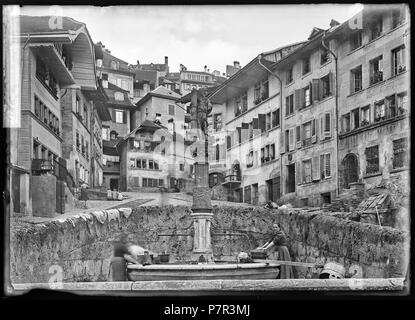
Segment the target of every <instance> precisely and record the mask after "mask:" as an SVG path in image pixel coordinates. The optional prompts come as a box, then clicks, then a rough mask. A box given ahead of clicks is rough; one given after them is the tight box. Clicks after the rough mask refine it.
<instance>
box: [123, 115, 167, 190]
mask: <svg viewBox="0 0 415 320" xmlns="http://www.w3.org/2000/svg"><path fill="white" fill-rule="evenodd" d="M166 137H167V138H166ZM165 141H171V134H170V132H169V131H168V130H167V128H166V127H164V126H163V125H161V124H159V123H157V122H154V121H151V120H148V119H146V120H144V121H143V122H141V124H140V125H139V126H137V128H135V129H134V130H133V131H131V132H130V133H129V134H128V135H127V136H126V137H125V138H124V139H122V140H120V141H119V143H118V146H117V147H118V148H119V150H120V155H121V159H123V161H122V162H121V164H120V170H121V180H120V189H121V190H123V191H124V190H126V191H127V190H128V191H158V190H159V188H160V187H164V188H168V180H169V179H168V177H169V161H171V158H170V157H169V152H168V151H169V150H167V151H166V148H165V147H164V142H165Z"/></svg>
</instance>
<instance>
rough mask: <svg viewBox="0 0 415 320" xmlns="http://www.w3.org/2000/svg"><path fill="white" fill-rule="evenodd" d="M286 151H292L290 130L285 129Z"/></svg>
mask: <svg viewBox="0 0 415 320" xmlns="http://www.w3.org/2000/svg"><path fill="white" fill-rule="evenodd" d="M283 140H284V144H285V151H290V130H285V135H284V139H283Z"/></svg>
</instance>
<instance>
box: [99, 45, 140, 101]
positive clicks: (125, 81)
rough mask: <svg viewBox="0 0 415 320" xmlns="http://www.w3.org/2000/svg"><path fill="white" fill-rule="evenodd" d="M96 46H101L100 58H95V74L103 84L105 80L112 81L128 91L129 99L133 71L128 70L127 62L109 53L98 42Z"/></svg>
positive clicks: (132, 92)
mask: <svg viewBox="0 0 415 320" xmlns="http://www.w3.org/2000/svg"><path fill="white" fill-rule="evenodd" d="M96 45H97V46H99V47H101V48H102V52H103V56H102V59H98V60H97V74H98V77H99V78H100V79H102V80H103V86H104V87H106V85H105V82H109V83H112V84H113V85H115V86H117V87H120V88H121V89H123V90H125V91H127V92H128V97H129V99H131V100H132V99H133V96H134V86H133V80H134V72H133V71H131V70H130V68H129V65H128V62H126V61H124V60H121V59H120V58H117V57H115V56H114V55H112V54H111V51H110V50H108V49H107V48H105V46H104V45H103V44H102V43H101V42H98V43H97V44H96Z"/></svg>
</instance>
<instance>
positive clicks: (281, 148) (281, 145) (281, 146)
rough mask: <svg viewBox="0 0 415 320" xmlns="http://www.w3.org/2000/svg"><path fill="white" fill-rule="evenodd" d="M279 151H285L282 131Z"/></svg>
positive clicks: (282, 132)
mask: <svg viewBox="0 0 415 320" xmlns="http://www.w3.org/2000/svg"><path fill="white" fill-rule="evenodd" d="M280 153H281V154H283V153H285V139H284V131H281V134H280Z"/></svg>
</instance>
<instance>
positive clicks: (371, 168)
mask: <svg viewBox="0 0 415 320" xmlns="http://www.w3.org/2000/svg"><path fill="white" fill-rule="evenodd" d="M365 156H366V174H373V173H377V172H379V146H373V147H369V148H366V150H365Z"/></svg>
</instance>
